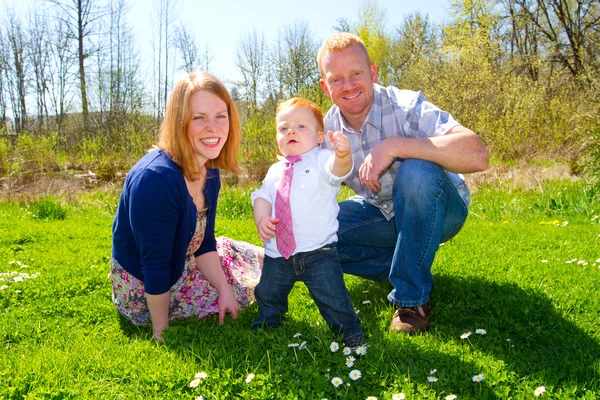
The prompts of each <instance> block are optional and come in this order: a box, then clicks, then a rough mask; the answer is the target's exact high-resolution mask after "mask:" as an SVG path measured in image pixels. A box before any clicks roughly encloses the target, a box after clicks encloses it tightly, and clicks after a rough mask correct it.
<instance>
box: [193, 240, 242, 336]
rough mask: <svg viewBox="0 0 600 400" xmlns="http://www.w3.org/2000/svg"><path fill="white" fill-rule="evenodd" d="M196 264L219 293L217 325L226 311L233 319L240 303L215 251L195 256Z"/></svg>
mask: <svg viewBox="0 0 600 400" xmlns="http://www.w3.org/2000/svg"><path fill="white" fill-rule="evenodd" d="M196 266H197V267H198V270H199V271H200V272H201V273H202V275H204V277H205V278H206V279H207V280H208V282H209V283H210V284H211V285H213V286H214V287H215V288H216V289H217V292H218V293H219V298H218V299H217V303H218V305H219V325H221V324H222V323H223V321H224V320H225V314H226V313H229V315H231V317H232V318H233V319H236V318H237V315H238V312H239V311H240V305H239V303H238V302H237V300H236V299H235V296H234V295H233V292H232V291H231V286H229V283H228V282H227V278H226V277H225V273H224V272H223V268H222V267H221V261H220V260H219V255H218V254H217V252H216V251H210V252H208V253H204V254H202V255H200V256H198V257H196Z"/></svg>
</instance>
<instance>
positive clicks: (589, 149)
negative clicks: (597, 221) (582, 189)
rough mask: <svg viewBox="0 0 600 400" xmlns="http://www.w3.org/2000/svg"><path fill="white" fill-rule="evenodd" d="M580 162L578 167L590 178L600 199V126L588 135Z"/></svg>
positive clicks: (592, 186) (593, 188) (591, 184)
mask: <svg viewBox="0 0 600 400" xmlns="http://www.w3.org/2000/svg"><path fill="white" fill-rule="evenodd" d="M578 164H579V168H578V169H580V170H581V171H582V172H583V173H584V175H585V176H586V177H587V178H588V181H589V183H590V186H591V189H592V190H594V191H595V194H596V198H597V199H600V126H599V127H598V128H596V130H595V131H594V132H592V133H591V134H590V135H589V136H588V137H586V139H585V141H584V145H583V150H582V154H581V157H580V158H579V160H578Z"/></svg>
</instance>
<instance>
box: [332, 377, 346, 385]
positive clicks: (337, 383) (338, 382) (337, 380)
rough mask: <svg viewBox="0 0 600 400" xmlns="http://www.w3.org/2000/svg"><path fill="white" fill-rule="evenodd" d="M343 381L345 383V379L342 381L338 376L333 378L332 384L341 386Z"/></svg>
mask: <svg viewBox="0 0 600 400" xmlns="http://www.w3.org/2000/svg"><path fill="white" fill-rule="evenodd" d="M342 383H344V381H342V380H341V379H340V378H338V377H337V376H336V377H335V378H333V379H332V380H331V384H332V385H333V386H335V387H338V386H340V385H341V384H342Z"/></svg>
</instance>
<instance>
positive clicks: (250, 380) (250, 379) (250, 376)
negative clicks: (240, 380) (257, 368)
mask: <svg viewBox="0 0 600 400" xmlns="http://www.w3.org/2000/svg"><path fill="white" fill-rule="evenodd" d="M252 379H254V374H248V376H247V377H246V383H250V382H252Z"/></svg>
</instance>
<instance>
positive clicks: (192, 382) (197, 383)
mask: <svg viewBox="0 0 600 400" xmlns="http://www.w3.org/2000/svg"><path fill="white" fill-rule="evenodd" d="M199 384H200V378H196V379H194V380H193V381H191V382H190V387H191V388H197V387H198V385H199Z"/></svg>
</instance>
